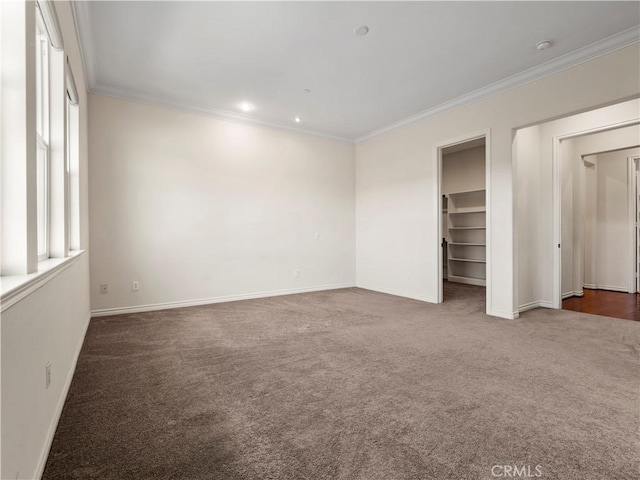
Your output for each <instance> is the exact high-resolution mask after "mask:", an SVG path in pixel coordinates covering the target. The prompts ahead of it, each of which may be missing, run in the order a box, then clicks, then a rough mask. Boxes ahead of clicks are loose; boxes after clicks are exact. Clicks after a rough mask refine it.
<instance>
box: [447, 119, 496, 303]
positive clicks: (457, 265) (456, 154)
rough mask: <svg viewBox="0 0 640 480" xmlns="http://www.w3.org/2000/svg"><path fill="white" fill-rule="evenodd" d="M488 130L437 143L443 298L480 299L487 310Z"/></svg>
mask: <svg viewBox="0 0 640 480" xmlns="http://www.w3.org/2000/svg"><path fill="white" fill-rule="evenodd" d="M487 137H488V133H486V132H485V133H482V134H479V135H474V136H472V137H467V138H464V139H461V140H457V141H452V142H447V143H445V144H443V145H439V146H438V147H437V158H438V166H439V178H438V184H439V189H438V190H439V192H438V196H439V217H440V218H439V222H438V225H439V240H440V242H439V244H440V248H439V266H440V268H439V272H438V275H439V276H438V282H439V287H440V290H439V301H440V302H443V301H444V302H447V301H450V300H454V299H455V300H458V299H469V300H472V299H474V298H475V299H476V300H478V301H482V302H483V303H484V305H485V311H486V310H487V299H488V298H489V296H488V294H487V289H488V287H489V286H490V282H489V276H488V275H487V273H488V272H489V270H488V263H489V255H488V250H489V248H488V245H489V241H488V240H489V235H488V227H489V222H488V218H489V215H488V213H489V211H488V201H487V199H488V196H487V171H488V168H487V165H488V162H487V157H488V154H487V152H488V140H487Z"/></svg>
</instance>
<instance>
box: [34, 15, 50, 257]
mask: <svg viewBox="0 0 640 480" xmlns="http://www.w3.org/2000/svg"><path fill="white" fill-rule="evenodd" d="M49 44H50V42H49V36H48V35H47V30H46V28H45V26H44V20H43V19H42V14H41V13H40V9H36V133H37V137H38V140H37V141H38V146H37V152H38V153H37V164H36V177H37V181H36V192H37V199H36V202H37V203H36V205H37V237H38V260H44V259H45V258H48V257H49V206H50V198H49V194H50V165H49V83H50V82H49Z"/></svg>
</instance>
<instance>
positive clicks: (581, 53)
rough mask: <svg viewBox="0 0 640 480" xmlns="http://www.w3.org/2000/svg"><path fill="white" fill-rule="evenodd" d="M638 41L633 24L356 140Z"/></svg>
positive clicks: (385, 131)
mask: <svg viewBox="0 0 640 480" xmlns="http://www.w3.org/2000/svg"><path fill="white" fill-rule="evenodd" d="M639 41H640V29H638V28H637V27H634V28H630V29H628V30H624V31H622V32H620V33H618V34H616V35H612V36H610V37H607V38H605V39H603V40H600V41H598V42H595V43H592V44H591V45H587V46H586V47H583V48H580V49H578V50H574V51H573V52H570V53H567V54H565V55H562V56H560V57H557V58H554V59H553V60H550V61H548V62H545V63H543V64H541V65H538V66H536V67H533V68H530V69H528V70H525V71H523V72H520V73H517V74H515V75H512V76H510V77H507V78H505V79H503V80H500V81H498V82H495V83H492V84H490V85H487V86H486V87H482V88H479V89H478V90H474V91H472V92H469V93H466V94H464V95H461V96H459V97H456V98H454V99H453V100H450V101H448V102H445V103H442V104H440V105H438V106H436V107H432V108H429V109H427V110H423V111H422V112H420V113H417V114H415V115H411V116H410V117H406V118H404V119H402V120H399V121H397V122H394V123H392V124H390V125H387V126H385V127H381V128H378V129H376V130H373V131H371V132H369V133H367V134H365V135H362V136H360V137H358V138H356V139H355V140H354V141H355V143H360V142H364V141H365V140H369V139H370V138H373V137H377V136H378V135H382V134H383V133H387V132H391V131H393V130H397V129H399V128H402V127H406V126H407V125H411V124H413V123H416V122H420V121H423V120H426V119H428V118H432V117H436V116H438V115H442V114H444V113H447V112H450V111H452V110H454V109H456V108H460V107H463V106H466V105H470V104H472V103H475V102H478V101H480V100H483V99H485V98H488V97H492V96H494V95H498V94H499V93H503V92H505V91H507V90H511V89H513V88H516V87H520V86H522V85H526V84H527V83H531V82H534V81H536V80H539V79H541V78H543V77H546V76H549V75H553V74H554V73H558V72H561V71H563V70H567V69H569V68H571V67H574V66H576V65H579V64H581V63H585V62H588V61H590V60H593V59H594V58H597V57H600V56H603V55H607V54H608V53H611V52H614V51H616V50H620V49H622V48H625V47H628V46H630V45H633V44H636V43H638V42H639Z"/></svg>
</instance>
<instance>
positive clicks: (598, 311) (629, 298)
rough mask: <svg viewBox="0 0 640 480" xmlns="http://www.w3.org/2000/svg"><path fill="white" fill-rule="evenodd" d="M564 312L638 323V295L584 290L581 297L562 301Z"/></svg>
mask: <svg viewBox="0 0 640 480" xmlns="http://www.w3.org/2000/svg"><path fill="white" fill-rule="evenodd" d="M562 308H563V309H564V310H573V311H574V312H584V313H592V314H594V315H604V316H605V317H614V318H623V319H626V320H635V321H636V322H640V294H638V293H622V292H611V291H608V290H588V289H586V288H585V289H584V296H583V297H571V298H567V299H566V300H563V301H562Z"/></svg>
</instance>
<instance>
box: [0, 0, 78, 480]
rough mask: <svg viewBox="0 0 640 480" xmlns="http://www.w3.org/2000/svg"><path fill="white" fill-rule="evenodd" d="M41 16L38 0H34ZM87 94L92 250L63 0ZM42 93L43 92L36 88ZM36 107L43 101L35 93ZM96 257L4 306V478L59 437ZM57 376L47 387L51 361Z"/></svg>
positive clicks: (28, 465) (33, 464)
mask: <svg viewBox="0 0 640 480" xmlns="http://www.w3.org/2000/svg"><path fill="white" fill-rule="evenodd" d="M25 5H26V7H27V10H28V11H27V15H28V16H29V17H32V18H34V17H35V4H34V2H26V3H25ZM55 8H56V11H57V14H58V18H59V21H60V27H61V30H62V34H63V40H64V47H65V51H66V53H67V54H68V55H69V60H70V64H71V67H72V70H73V74H74V76H75V81H76V86H77V87H78V93H79V96H80V101H79V104H80V107H79V108H80V211H81V218H80V231H81V239H80V242H81V244H80V246H81V248H83V249H87V247H88V243H89V237H88V227H89V225H88V205H87V193H88V192H87V95H86V84H85V79H84V72H83V69H82V62H81V58H80V52H79V46H78V43H77V39H76V33H75V25H74V23H73V16H72V13H71V6H70V4H69V2H66V1H64V2H62V1H61V2H55ZM32 95H35V92H33V93H32ZM29 102H30V108H35V100H34V99H33V98H30V100H29ZM88 285H89V258H88V253H86V252H85V253H84V254H82V255H81V256H79V257H78V258H77V259H76V260H75V261H73V262H72V263H71V264H70V266H68V268H66V269H65V270H64V271H62V272H61V273H59V275H57V276H56V277H54V278H53V279H51V280H50V281H49V282H47V283H46V284H44V285H43V286H41V287H40V288H39V289H37V290H36V291H34V292H33V293H31V294H30V295H28V296H27V297H25V298H23V299H22V300H21V301H19V302H18V303H16V304H14V305H12V306H11V307H9V308H7V309H5V310H4V311H3V312H2V324H1V335H0V336H1V339H2V340H1V349H0V351H1V355H2V376H1V379H2V380H1V381H2V387H1V392H2V393H1V395H2V402H1V403H2V434H1V438H2V467H1V470H0V477H1V478H3V479H4V478H7V479H14V478H20V479H32V478H36V477H37V476H38V475H39V474H40V473H41V471H42V469H43V468H44V462H45V461H46V456H47V453H48V449H49V446H50V443H49V442H51V440H52V439H53V433H54V430H55V427H56V424H57V421H58V418H59V414H60V410H61V408H62V405H63V402H64V399H65V396H66V391H67V388H68V386H69V382H70V380H71V377H72V375H73V370H74V367H75V361H76V356H77V354H78V352H79V349H80V347H81V345H82V341H83V337H84V332H85V329H86V327H87V325H88V321H89V316H90V307H89V290H88ZM47 362H50V363H51V367H52V379H51V385H50V387H49V388H48V389H46V388H45V365H46V363H47Z"/></svg>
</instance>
